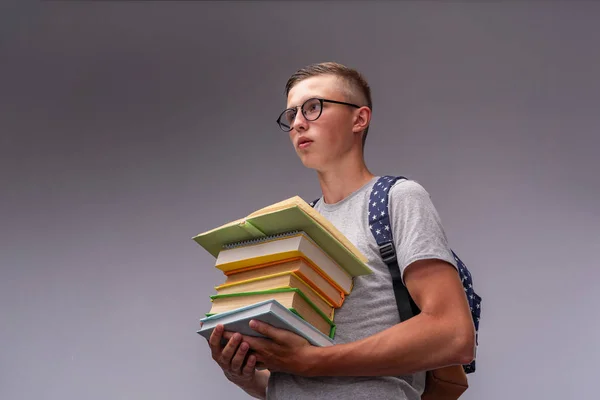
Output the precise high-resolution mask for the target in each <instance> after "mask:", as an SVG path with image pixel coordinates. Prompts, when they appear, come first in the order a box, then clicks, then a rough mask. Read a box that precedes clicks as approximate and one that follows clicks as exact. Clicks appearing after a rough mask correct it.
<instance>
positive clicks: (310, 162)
mask: <svg viewBox="0 0 600 400" xmlns="http://www.w3.org/2000/svg"><path fill="white" fill-rule="evenodd" d="M298 156H299V157H300V161H302V164H303V165H304V166H305V167H306V168H308V169H314V170H315V171H320V170H322V169H323V165H324V164H325V163H324V162H323V160H320V159H319V158H317V157H315V156H314V155H308V154H299V155H298Z"/></svg>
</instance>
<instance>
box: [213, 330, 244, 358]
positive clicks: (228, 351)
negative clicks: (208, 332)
mask: <svg viewBox="0 0 600 400" xmlns="http://www.w3.org/2000/svg"><path fill="white" fill-rule="evenodd" d="M241 341H242V335H241V334H239V333H235V334H234V335H233V337H232V338H231V339H229V341H228V342H227V345H225V347H224V348H223V351H221V357H219V362H220V363H221V365H222V366H228V365H229V364H230V363H231V358H232V357H233V355H234V354H235V352H236V350H237V348H238V345H239V344H240V342H241Z"/></svg>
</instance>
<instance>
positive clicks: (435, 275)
mask: <svg viewBox="0 0 600 400" xmlns="http://www.w3.org/2000/svg"><path fill="white" fill-rule="evenodd" d="M405 283H406V287H407V288H408V290H409V293H410V294H411V297H412V298H413V299H414V301H415V303H416V304H417V306H419V309H420V310H421V313H420V314H419V315H417V316H415V317H413V318H411V319H409V320H408V321H405V322H402V323H400V324H397V325H395V326H393V327H391V328H389V329H386V330H385V331H382V332H379V333H378V334H375V335H373V336H370V337H368V338H365V339H363V340H360V341H357V342H353V343H348V344H342V345H338V346H332V347H326V348H321V349H318V350H317V349H314V350H315V351H314V357H315V358H314V362H313V363H310V365H309V366H308V368H307V370H306V372H305V373H306V375H315V376H317V375H342V376H348V375H402V374H407V373H414V372H417V371H425V370H430V369H435V368H439V367H443V366H447V365H456V364H468V363H469V362H471V361H472V360H473V357H474V350H475V328H474V326H473V320H472V317H471V314H470V309H469V304H468V302H467V299H466V296H465V293H464V289H463V287H462V283H461V282H460V278H459V275H458V273H457V271H456V269H455V268H454V267H452V266H451V265H449V264H448V263H446V262H444V261H439V260H435V259H430V260H422V261H417V262H415V263H413V265H412V266H410V267H409V268H407V270H406V272H405Z"/></svg>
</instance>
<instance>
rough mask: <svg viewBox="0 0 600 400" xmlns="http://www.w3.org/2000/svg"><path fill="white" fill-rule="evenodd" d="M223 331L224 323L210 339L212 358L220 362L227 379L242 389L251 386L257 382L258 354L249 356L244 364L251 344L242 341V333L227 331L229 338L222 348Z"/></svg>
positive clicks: (217, 327) (218, 326)
mask: <svg viewBox="0 0 600 400" xmlns="http://www.w3.org/2000/svg"><path fill="white" fill-rule="evenodd" d="M223 333H224V327H223V325H217V326H216V327H215V329H214V330H213V332H212V334H211V335H210V338H209V339H208V344H209V346H210V350H211V353H212V358H213V360H215V361H216V362H217V364H219V366H220V367H221V369H222V370H223V373H224V374H225V376H226V377H227V379H229V380H230V381H231V382H233V383H235V384H236V385H238V386H240V387H241V388H242V389H244V388H249V387H250V386H252V385H253V384H254V383H255V381H254V380H255V375H256V372H255V366H256V356H255V355H250V356H248V360H247V361H246V363H245V365H244V359H245V358H246V354H247V353H248V350H249V349H250V346H249V345H248V343H245V342H242V335H241V334H239V333H233V332H225V333H226V334H228V335H227V337H226V339H229V340H228V342H227V344H226V345H225V347H223V348H222V347H221V338H222V337H223ZM240 342H241V344H240Z"/></svg>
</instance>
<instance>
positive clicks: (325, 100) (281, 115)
mask: <svg viewBox="0 0 600 400" xmlns="http://www.w3.org/2000/svg"><path fill="white" fill-rule="evenodd" d="M313 100H319V103H321V109H320V110H319V115H317V116H316V117H315V118H313V119H309V118H307V116H306V113H305V112H304V106H305V105H306V103H308V102H309V101H313ZM323 103H334V104H341V105H344V106H350V107H354V108H360V107H361V106H359V105H356V104H352V103H346V102H345V101H337V100H329V99H323V98H320V97H311V98H310V99H307V100H306V101H305V102H304V103H302V104H301V105H299V106H296V107H293V108H286V109H285V110H283V111H282V112H281V114H279V118H277V121H276V122H277V125H279V128H280V129H281V130H282V131H284V132H289V131H291V130H292V127H291V126H290V129H284V128H283V124H282V123H281V118H282V117H283V114H285V113H286V112H288V111H290V110H293V111H296V109H297V108H298V107H300V110H301V111H302V115H303V116H304V118H306V120H307V121H316V120H317V119H319V117H320V116H321V114H322V113H323ZM296 115H298V114H297V113H296V114H295V115H294V119H295V118H296Z"/></svg>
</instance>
